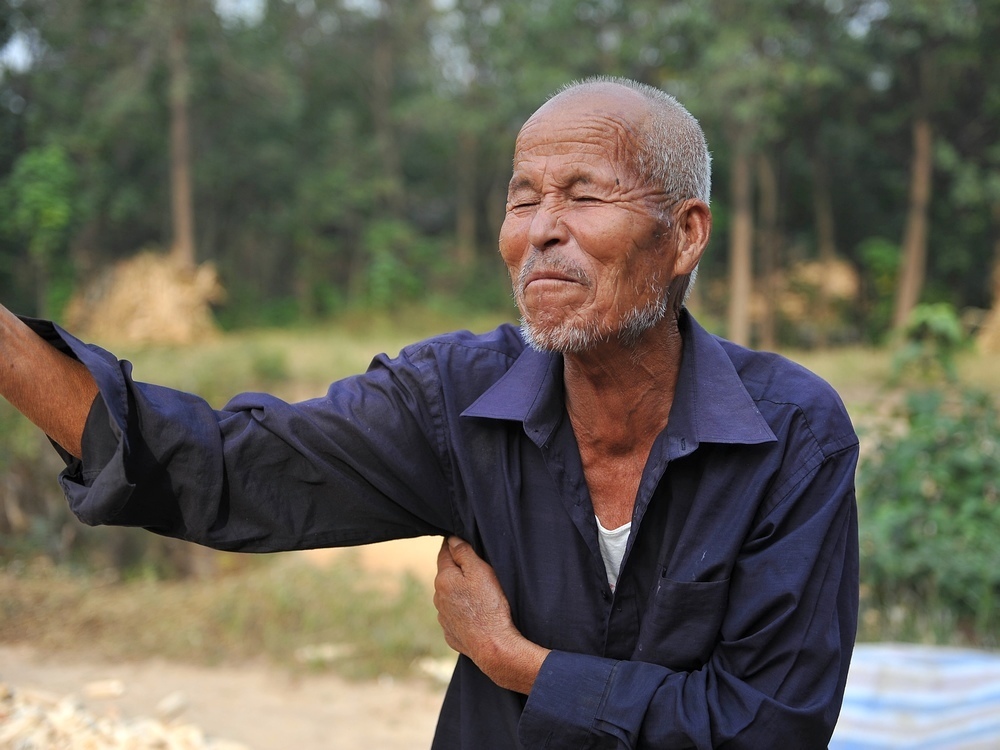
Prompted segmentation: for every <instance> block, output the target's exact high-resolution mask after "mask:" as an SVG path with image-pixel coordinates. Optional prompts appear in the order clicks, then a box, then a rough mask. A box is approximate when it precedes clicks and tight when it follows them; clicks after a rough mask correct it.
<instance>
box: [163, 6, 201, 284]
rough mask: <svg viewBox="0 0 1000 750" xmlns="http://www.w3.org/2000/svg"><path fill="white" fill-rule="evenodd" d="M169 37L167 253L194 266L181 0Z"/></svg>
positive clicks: (187, 87)
mask: <svg viewBox="0 0 1000 750" xmlns="http://www.w3.org/2000/svg"><path fill="white" fill-rule="evenodd" d="M172 10H173V23H172V25H171V28H170V38H169V40H168V45H167V46H168V50H167V51H168V54H167V59H168V66H169V71H170V95H169V99H170V198H171V209H172V214H171V220H172V225H173V238H172V239H173V244H172V245H171V248H170V257H171V259H172V260H173V261H174V262H175V263H177V265H179V266H182V267H185V268H194V265H195V246H194V203H193V200H192V197H191V192H192V191H191V132H190V122H189V118H188V100H189V97H190V92H191V79H190V73H189V71H188V63H187V31H186V29H185V28H184V23H185V14H184V7H183V2H178V3H175V4H174V5H173V7H172Z"/></svg>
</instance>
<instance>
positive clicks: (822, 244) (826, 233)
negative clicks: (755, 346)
mask: <svg viewBox="0 0 1000 750" xmlns="http://www.w3.org/2000/svg"><path fill="white" fill-rule="evenodd" d="M812 175H813V213H814V215H815V220H816V243H817V245H818V246H819V260H820V262H821V263H822V265H823V268H824V269H830V268H832V266H833V262H834V261H835V260H836V258H837V235H836V224H835V222H834V218H833V196H832V194H831V192H830V175H829V173H828V172H827V168H826V159H825V157H824V156H823V154H822V153H819V152H817V154H816V155H815V156H814V157H813V161H812ZM825 281H826V280H825V278H823V277H821V278H820V285H819V289H817V292H818V295H819V299H818V300H817V302H818V305H817V307H818V310H817V313H818V314H817V318H818V319H819V321H820V325H819V327H818V330H817V341H816V343H817V345H818V346H820V347H825V346H826V345H827V343H828V332H829V330H828V329H829V323H830V322H831V320H832V317H833V315H832V312H831V310H830V289H829V287H828V285H827V284H826V283H825Z"/></svg>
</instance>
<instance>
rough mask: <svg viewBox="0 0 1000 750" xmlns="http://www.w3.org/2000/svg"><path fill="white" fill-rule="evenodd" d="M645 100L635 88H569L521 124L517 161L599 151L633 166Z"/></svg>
mask: <svg viewBox="0 0 1000 750" xmlns="http://www.w3.org/2000/svg"><path fill="white" fill-rule="evenodd" d="M646 115H647V109H646V107H645V102H644V101H643V100H642V99H641V98H639V97H638V95H636V94H634V93H633V92H631V91H627V92H624V93H621V92H617V91H610V92H596V93H588V92H567V93H565V94H562V95H560V96H558V97H556V98H554V99H552V100H550V101H548V102H546V103H545V104H544V105H543V106H542V107H541V108H539V109H538V111H536V112H535V113H534V114H533V115H532V116H531V117H530V118H529V119H528V121H527V122H526V123H525V124H524V126H523V127H522V128H521V132H520V133H519V134H518V137H517V143H516V146H515V150H514V164H515V168H516V166H517V164H518V162H520V161H523V160H531V159H534V158H538V157H542V156H567V155H568V156H572V155H573V154H586V155H589V156H597V157H601V158H604V159H607V160H608V161H610V162H612V163H613V164H617V165H621V166H632V165H633V164H634V161H635V158H636V155H637V153H638V150H639V140H640V138H641V135H642V127H643V124H644V121H645V119H646Z"/></svg>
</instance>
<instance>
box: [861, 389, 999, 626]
mask: <svg viewBox="0 0 1000 750" xmlns="http://www.w3.org/2000/svg"><path fill="white" fill-rule="evenodd" d="M897 416H898V419H897V420H895V421H893V422H892V423H891V424H887V425H885V426H884V427H883V428H882V429H880V430H879V431H878V432H877V433H876V434H875V435H874V436H873V437H874V438H875V440H873V441H872V442H873V447H872V449H871V451H870V453H868V454H867V455H866V456H865V458H864V460H863V461H862V464H861V467H860V470H859V473H858V502H859V512H860V521H861V564H862V582H863V588H862V590H863V597H864V599H865V603H866V604H867V605H869V606H871V607H873V608H874V610H873V611H871V612H869V613H868V614H867V617H868V620H867V621H866V620H863V621H862V626H863V628H864V626H865V625H866V624H867V625H868V626H869V629H870V630H874V631H875V632H870V633H868V636H875V637H881V638H887V637H888V638H907V639H912V638H917V639H931V640H938V641H942V640H946V641H947V640H955V639H956V638H955V636H956V633H955V632H954V629H955V628H958V629H959V633H958V635H959V636H962V637H959V638H958V640H968V641H973V642H976V643H979V644H988V645H997V635H996V634H997V633H998V632H1000V419H998V411H997V406H996V404H995V403H994V402H993V400H992V399H991V397H990V396H989V395H988V394H985V393H982V392H978V391H971V390H970V391H964V392H963V391H958V390H955V389H950V390H948V391H943V390H937V389H932V390H924V391H915V392H912V393H909V394H908V395H907V396H906V398H905V402H904V404H903V406H902V408H901V409H900V411H899V414H898V415H897Z"/></svg>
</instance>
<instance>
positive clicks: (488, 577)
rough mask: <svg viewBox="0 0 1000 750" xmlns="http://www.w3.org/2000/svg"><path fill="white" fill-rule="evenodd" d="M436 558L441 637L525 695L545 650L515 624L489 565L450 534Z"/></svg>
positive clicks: (491, 675)
mask: <svg viewBox="0 0 1000 750" xmlns="http://www.w3.org/2000/svg"><path fill="white" fill-rule="evenodd" d="M437 563H438V572H437V577H436V578H435V579H434V606H435V607H437V611H438V622H439V623H441V629H442V630H443V631H444V639H445V641H447V643H448V645H449V646H451V647H452V648H453V649H455V650H456V651H458V652H459V653H461V654H465V655H466V656H468V657H469V658H470V659H472V661H474V662H475V663H476V666H478V667H479V668H480V669H481V670H482V671H483V673H484V674H485V675H486V676H487V677H489V678H490V679H491V680H493V682H495V683H496V684H497V685H499V686H500V687H503V688H507V689H508V690H513V691H515V692H518V693H524V694H525V695H527V694H528V693H529V692H531V686H532V685H533V684H534V682H535V678H536V677H537V676H538V671H539V670H540V669H541V667H542V662H543V661H545V657H546V656H548V653H549V651H548V649H545V648H542V647H541V646H538V645H536V644H534V643H532V642H531V641H529V640H528V639H527V638H525V637H524V636H522V635H521V633H520V632H519V631H518V630H517V628H516V627H514V622H513V620H512V619H511V614H510V605H509V604H508V602H507V597H506V596H505V595H504V593H503V590H502V589H501V588H500V582H499V581H498V580H497V577H496V574H495V573H494V572H493V568H491V567H490V566H489V565H488V564H486V563H485V562H484V561H483V560H482V559H481V558H480V557H479V555H477V554H476V552H475V550H473V549H472V545H470V544H469V543H468V542H464V541H462V540H461V539H459V538H458V537H454V536H453V537H449V538H448V539H446V540H445V541H444V543H443V544H442V545H441V551H440V552H438V560H437Z"/></svg>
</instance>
